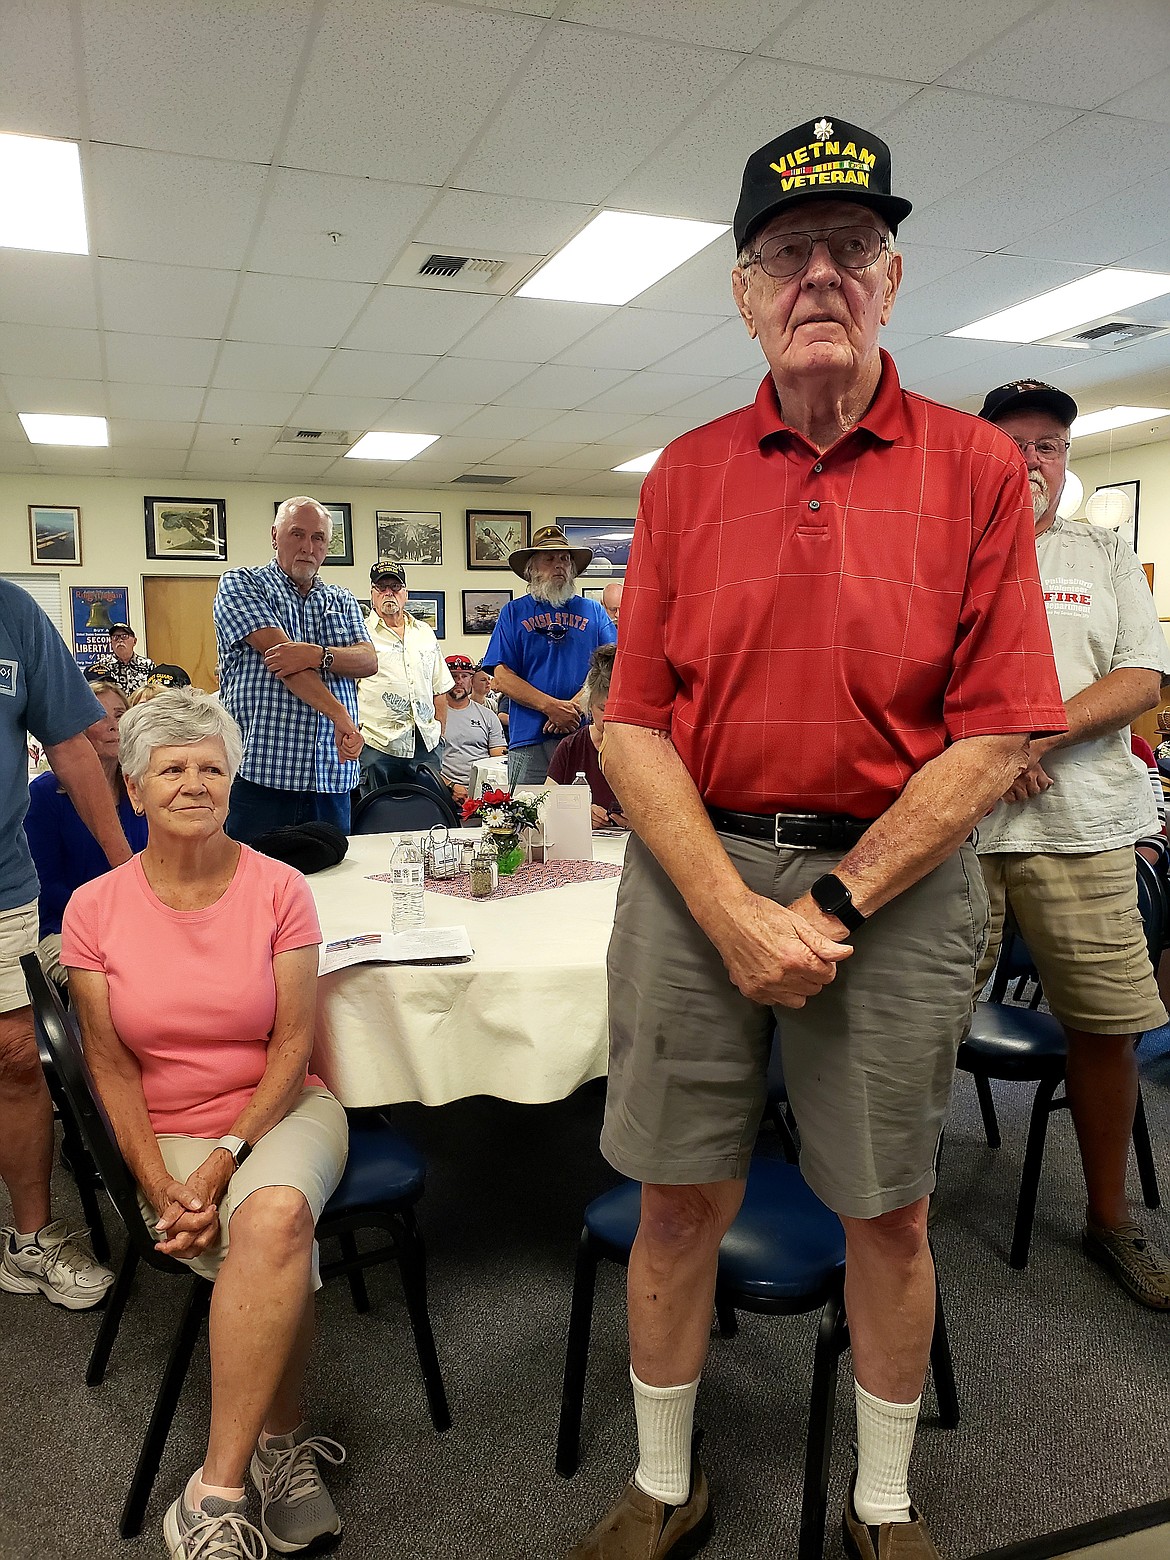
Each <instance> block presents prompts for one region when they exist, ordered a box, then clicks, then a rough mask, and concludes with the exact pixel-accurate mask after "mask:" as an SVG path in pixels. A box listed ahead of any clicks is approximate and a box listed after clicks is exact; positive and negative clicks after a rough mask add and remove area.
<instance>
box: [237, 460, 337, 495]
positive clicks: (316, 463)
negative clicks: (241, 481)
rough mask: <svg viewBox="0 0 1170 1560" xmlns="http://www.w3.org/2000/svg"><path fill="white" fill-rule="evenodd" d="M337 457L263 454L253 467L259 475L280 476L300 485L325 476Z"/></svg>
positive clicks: (295, 484)
mask: <svg viewBox="0 0 1170 1560" xmlns="http://www.w3.org/2000/svg"><path fill="white" fill-rule="evenodd" d="M335 459H336V456H334V455H285V454H283V453H282V454H279V455H277V454H273V455H261V456H260V457H259V458H258V459H257V461H256V463H255V465H254V466H253V468H252V469H253V470H254V471H255V473H256V475H257V476H258V477H273V478H279V479H280V480H281V481H288V482H291V483H293V484H294V486H298V487H299V486H301V485H302V484H303V483H305V482H311V481H313V480H314V479H316V478H319V477H323V476H324V475H325V473H326V472H327V471H328V470H329V467H330V466H332V464H333V462H334V460H335Z"/></svg>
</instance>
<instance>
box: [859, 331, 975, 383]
mask: <svg viewBox="0 0 1170 1560" xmlns="http://www.w3.org/2000/svg"><path fill="white" fill-rule="evenodd" d="M883 345H884V343H883ZM1002 350H1003V342H1002V341H974V340H972V339H970V338H968V337H966V336H962V337H951V336H929V337H927V339H926V340H925V341H920V342H919V343H918V344H917V345H916V346H913V347H907V348H906V349H905V351H903V352H898V353H896V354H895V356H894V362H895V364H896V366H897V369H898V377H899V379H900V380H901V381H902V383H903V384H904V385H905V384H909V382H910V381H911V380H913V381H914V383H915V384H917V383H919V382H920V381H922V380H924V379H929V378H931V377H932V376H933V375H935V374H946V373H950V372H951V371H952V370H954V369H956V368H965V367H967V366H968V365H970V364H974V363H984V362H986V361H987V359H988V358H991V357H995V356H996V354H997V353H999V352H1002ZM988 388H989V389H990V388H992V385H991V382H990V381H989V382H988Z"/></svg>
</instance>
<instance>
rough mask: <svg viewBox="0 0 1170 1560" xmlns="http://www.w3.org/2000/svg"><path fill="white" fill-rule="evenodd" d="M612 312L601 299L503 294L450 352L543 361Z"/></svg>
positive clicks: (509, 359)
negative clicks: (560, 299)
mask: <svg viewBox="0 0 1170 1560" xmlns="http://www.w3.org/2000/svg"><path fill="white" fill-rule="evenodd" d="M613 313H614V310H613V309H611V308H609V307H608V306H607V305H605V304H600V303H555V302H553V301H552V300H551V299H547V298H501V299H500V301H499V302H498V303H497V304H496V306H495V308H494V309H493V310H492V311H491V313H490V314H488V315H487V316H486V318H485V319H484V320H483V321H482V322H481V323H480V324H479V325H477V326H476V327H475V329H474V330H471V331H469V332H468V333H467V335H466V336H464V338H463V340H462V341H461V342H460V343H459V344H458V346H457V347H456V348H455V350H454V351H453V352H452V354H451V355H452V356H453V357H461V358H462V357H470V358H493V359H498V360H500V361H503V362H512V363H531V362H533V361H536V362H538V363H542V362H545V361H547V360H548V359H549V358H551V357H555V356H556V354H557V353H558V352H563V351H564V350H565V348H566V347H568V346H571V345H572V343H573V342H574V341H576V340H578V339H579V337H581V336H583V335H584V334H585V332H586V331H587V330H592V329H593V327H594V326H596V325H600V324H601V323H602V322H603V321H604V320H607V319H608V318H609V317H610V315H612V314H613Z"/></svg>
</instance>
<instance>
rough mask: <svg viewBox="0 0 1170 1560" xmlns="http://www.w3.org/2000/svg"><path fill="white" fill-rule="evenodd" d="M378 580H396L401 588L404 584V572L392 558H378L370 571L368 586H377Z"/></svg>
mask: <svg viewBox="0 0 1170 1560" xmlns="http://www.w3.org/2000/svg"><path fill="white" fill-rule="evenodd" d="M379 580H397V581H398V583H399V587H401V586H403V585H405V584H406V570H405V569H404V568H403V567H402V565H401V564H400V563H398V562H397V561H396V560H395V559H393V558H379V559H378V561H377V563H376V564H375V565H374V566H373V568H372V569H371V570H370V584H371V585H377V583H378V582H379Z"/></svg>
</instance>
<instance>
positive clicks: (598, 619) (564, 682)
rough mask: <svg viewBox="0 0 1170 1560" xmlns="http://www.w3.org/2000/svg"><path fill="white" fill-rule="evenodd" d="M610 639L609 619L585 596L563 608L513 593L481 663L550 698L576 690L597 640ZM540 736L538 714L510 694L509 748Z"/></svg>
mask: <svg viewBox="0 0 1170 1560" xmlns="http://www.w3.org/2000/svg"><path fill="white" fill-rule="evenodd" d="M562 628H563V629H564V633H563V634H562V633H561V632H560V630H561V629H562ZM616 639H617V629H616V628H615V627H614V625H613V619H612V618H611V617H610V615H609V613H608V612H607V611H606V610H605V608H604V607H603V606H602V605H601V603H600V602H599V601H593V600H592V599H591V598H590V597H588V596H572V597H570V598H569V600H568V601H566V602H565V604H564V606H563V607H550V606H549V604H548V602H546V601H537V600H536V599H535V597H533V596H529V595H524V596H518V597H517V598H516V600H515V601H507V602H505V603H504V609H503V611H502V612H501V613H500V616H499V618H498V620H497V622H496V626H495V629H494V630H493V632H492V637H491V643H490V644H489V645H488V647H487V654H486V655H485V656H484V658H483V659H484V665H485V666H493V667H494V666H501V665H502V666H506V667H507V668H508V670H509V671H510V672H515V673H516V676H517V677H523V679H524V681H525V682H528V683H531V684H532V686H533V687H534V688H539V689H540V691H541V692H542V693H547V694H549V695H550V696H551V697H552V698H554V699H572V698H574V697H575V696H576V695H577V694H578V693H580V691H581V684H582V683H583V682H584V681H585V674H586V672H588V670H589V660H590V657H591V656H592V654H593V652H594V651H595V650H596V649H597V647H598V645H611V644H613V643H614V641H615V640H616ZM545 735H546V733H545V730H544V716H543V715H541V714H540V712H539V711H538V710H533V709H529V707H528V705H526V704H521V703H520V702H519V701H518V700H516V699H513V700H512V703H511V709H510V711H509V723H508V745H509V747H514V748H516V747H525V746H527V745H529V744H531V743H533V742H540V741H542V740H543V738H544V737H545Z"/></svg>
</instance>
